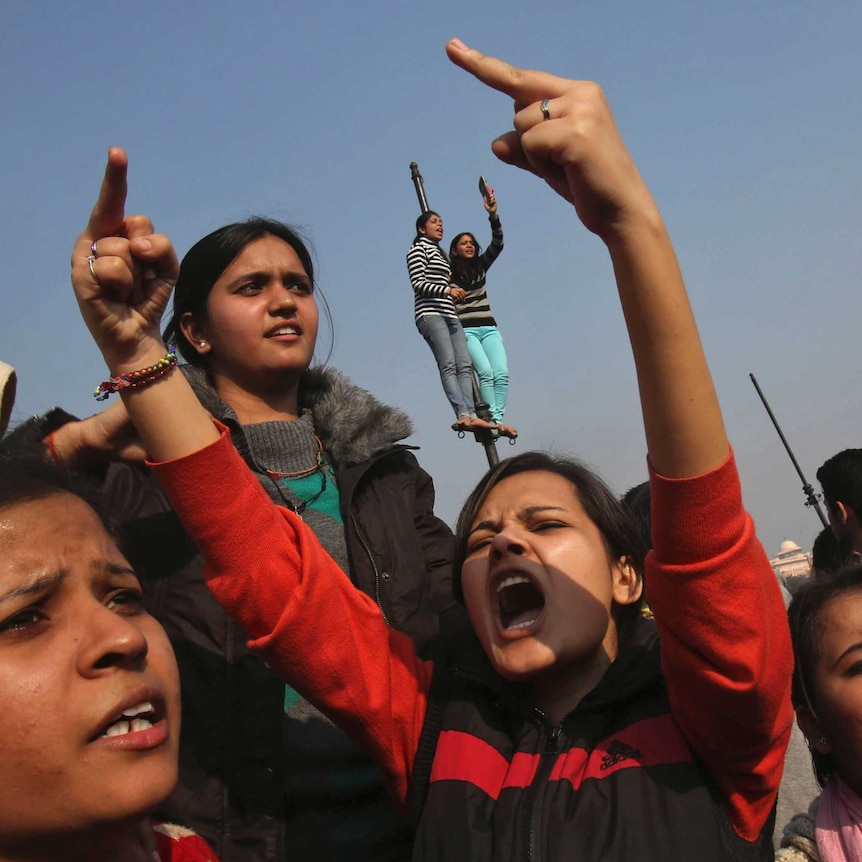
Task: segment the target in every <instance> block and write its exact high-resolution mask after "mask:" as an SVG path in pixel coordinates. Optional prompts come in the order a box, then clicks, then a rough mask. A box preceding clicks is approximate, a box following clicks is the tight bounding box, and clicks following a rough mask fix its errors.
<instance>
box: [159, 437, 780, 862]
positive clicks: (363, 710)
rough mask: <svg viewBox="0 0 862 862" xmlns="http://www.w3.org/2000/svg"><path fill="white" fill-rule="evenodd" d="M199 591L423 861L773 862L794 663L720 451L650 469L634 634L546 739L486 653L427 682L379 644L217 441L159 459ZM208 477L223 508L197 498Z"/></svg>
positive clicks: (406, 654)
mask: <svg viewBox="0 0 862 862" xmlns="http://www.w3.org/2000/svg"><path fill="white" fill-rule="evenodd" d="M154 469H155V470H156V472H157V475H158V476H159V478H160V480H161V481H162V483H163V485H164V486H165V489H166V492H167V493H168V496H169V497H170V499H171V500H172V502H173V504H174V506H175V508H176V510H177V512H178V513H179V514H180V516H181V517H182V518H183V521H184V523H185V524H186V526H187V529H188V530H189V533H190V534H191V535H192V536H194V538H195V540H196V542H197V544H198V546H199V547H200V548H201V550H202V551H203V552H204V555H205V556H206V558H207V578H208V586H209V588H210V589H211V590H212V592H213V594H214V595H215V596H216V597H217V598H218V600H219V601H220V602H222V603H223V604H224V606H225V607H226V608H227V609H228V610H229V612H230V613H231V614H233V615H234V616H236V618H237V619H238V620H240V621H241V622H242V624H243V626H244V628H245V629H246V630H247V631H249V632H250V633H251V634H252V635H253V637H254V638H255V639H254V640H253V641H251V642H250V644H249V645H250V646H251V647H252V649H254V650H256V651H259V652H260V653H262V654H263V655H264V656H265V657H266V659H267V661H268V662H269V663H270V664H271V666H272V667H273V669H274V670H276V672H278V673H279V674H280V675H281V676H282V678H283V679H285V680H287V681H288V682H289V683H290V684H291V685H294V686H295V687H296V688H297V689H298V690H300V691H301V692H302V694H303V695H304V696H305V697H307V698H308V699H309V700H310V701H312V702H313V703H315V704H316V705H318V706H319V707H320V708H321V709H323V710H324V711H326V712H327V713H328V714H329V715H330V717H331V718H332V719H333V721H335V722H336V723H337V724H339V725H340V726H341V727H343V728H344V729H345V730H346V731H347V732H348V733H349V734H350V735H351V736H352V737H353V738H354V739H355V740H356V741H357V742H358V743H360V744H361V745H363V746H364V747H365V748H366V749H367V750H368V751H369V752H371V753H372V755H373V756H374V757H375V758H376V759H377V761H378V762H379V763H380V765H381V767H382V769H383V771H384V773H385V775H386V776H387V778H388V780H389V783H390V786H391V789H392V792H393V793H394V795H395V796H396V798H397V799H398V800H400V801H401V803H402V804H403V805H404V806H405V807H406V808H409V807H410V806H411V805H412V806H413V808H414V810H415V811H416V812H417V825H418V832H417V843H416V847H415V853H414V859H417V860H441V862H442V860H446V862H451V860H459V859H463V860H470V862H474V860H475V862H480V860H487V862H498V860H500V862H502V860H509V859H519V860H520V859H530V858H533V859H546V860H563V859H578V860H586V862H593V860H596V862H598V860H611V859H632V860H637V862H643V860H663V862H666V860H673V862H686V860H691V862H712V860H743V862H744V860H749V859H752V860H753V859H769V858H771V854H772V846H771V832H772V828H771V827H772V819H773V816H774V815H773V812H774V806H775V799H776V794H777V789H778V784H779V781H780V777H781V770H782V764H783V759H784V751H785V748H786V745H787V740H788V737H789V733H790V724H791V721H792V710H791V707H790V700H789V684H790V673H791V668H792V656H791V651H790V641H789V632H788V630H787V619H786V616H785V613H784V604H783V601H782V598H781V594H780V591H779V588H778V583H777V580H776V578H775V575H774V573H773V572H772V570H771V568H770V567H769V563H768V561H767V559H766V555H765V554H764V552H763V549H762V548H761V546H760V543H759V542H758V541H757V539H756V537H755V534H754V526H753V523H752V521H751V518H750V517H748V515H746V514H745V512H744V510H743V508H742V501H741V492H740V488H739V481H738V476H737V474H736V469H735V466H734V463H733V459H732V457H729V458H728V460H727V461H726V462H725V464H723V465H722V466H721V467H719V468H718V469H717V470H714V471H712V472H710V473H708V474H706V475H704V476H698V477H694V478H687V479H667V478H664V477H661V476H657V475H655V474H653V475H652V477H651V481H652V499H653V538H654V545H655V550H654V553H652V554H651V555H650V557H648V559H647V590H648V593H649V596H650V602H651V605H652V607H653V610H654V611H655V618H656V623H655V625H656V626H657V629H658V633H660V635H661V647H660V648H659V639H658V634H657V633H656V629H655V628H654V627H653V623H650V622H648V621H642V622H641V623H639V625H638V627H637V628H636V629H635V631H634V634H633V636H632V638H631V639H630V640H629V641H628V642H627V643H625V644H624V645H623V647H622V649H621V651H620V653H619V655H618V656H617V658H616V659H615V661H614V662H613V663H612V665H611V666H610V667H609V669H608V670H607V672H606V674H605V676H604V677H603V679H602V680H601V681H600V682H599V684H598V685H597V686H596V687H595V688H594V689H593V690H592V691H591V692H590V693H589V694H588V695H587V696H586V697H584V698H583V700H582V701H581V702H580V703H579V704H578V706H577V708H576V709H575V710H573V711H572V712H571V713H570V714H569V715H567V716H566V717H565V718H564V719H563V721H562V722H561V723H560V725H559V726H557V727H552V726H551V725H550V724H549V723H548V722H547V721H546V720H545V719H544V717H543V716H542V714H541V713H540V712H539V711H538V710H536V709H535V708H533V706H532V698H531V696H530V692H529V689H528V688H527V687H526V686H523V685H513V684H511V683H506V682H504V681H503V680H502V679H500V678H499V677H498V676H497V675H496V674H495V673H494V672H493V670H492V669H491V668H490V666H489V665H488V663H487V660H486V659H485V658H484V656H483V654H481V653H478V654H477V653H475V651H471V652H468V653H467V656H468V657H467V658H464V659H463V660H461V661H459V662H457V663H456V664H455V666H454V667H451V668H450V667H449V666H448V665H447V666H445V667H443V666H437V667H435V665H434V663H433V662H430V661H421V660H420V659H419V658H418V657H417V655H416V652H415V649H414V648H413V646H412V644H411V643H410V641H409V640H408V639H407V638H406V637H404V636H403V635H401V634H400V633H399V632H396V631H393V630H392V629H390V628H388V627H387V626H386V625H385V623H384V621H383V619H382V617H381V615H380V610H379V608H378V607H377V606H376V605H375V603H374V602H373V600H371V599H370V598H369V597H367V596H365V595H363V594H362V593H360V592H359V591H357V590H356V588H355V587H354V586H353V585H352V584H351V583H350V581H349V580H348V578H347V577H346V576H345V575H344V573H343V572H341V571H340V570H339V569H338V568H337V567H336V566H335V565H334V563H333V562H332V561H331V560H330V558H329V557H328V556H327V554H326V553H325V551H323V549H322V548H321V547H320V545H319V543H318V542H317V540H316V539H315V537H314V535H313V534H311V533H310V531H309V530H308V528H307V527H306V526H305V525H304V524H302V523H301V522H300V521H298V520H297V519H296V518H295V516H293V514H292V513H290V512H287V511H285V510H281V509H277V508H276V507H274V506H273V505H272V503H271V502H270V500H269V499H268V498H267V497H266V494H265V493H264V492H263V490H262V489H261V487H260V484H259V483H258V482H257V480H256V479H255V478H254V476H253V475H252V474H251V473H249V471H248V470H247V469H246V467H245V464H244V463H243V462H242V460H241V459H240V458H239V456H238V455H237V454H236V453H235V451H234V450H233V448H232V447H231V446H230V442H229V440H228V439H227V437H226V436H224V437H223V438H222V439H221V440H220V441H219V442H217V443H214V444H212V445H211V446H208V447H207V448H205V449H203V450H201V451H200V452H197V453H195V454H193V455H191V456H189V457H187V458H183V459H180V460H178V461H175V462H171V463H169V464H163V465H154ZM216 479H218V482H220V483H221V493H220V494H218V495H215V494H212V495H211V497H212V499H210V497H207V496H206V495H204V498H203V499H202V489H206V488H209V487H215V486H216V485H217V484H218V483H217V482H216Z"/></svg>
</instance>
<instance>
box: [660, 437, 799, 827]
mask: <svg viewBox="0 0 862 862" xmlns="http://www.w3.org/2000/svg"><path fill="white" fill-rule="evenodd" d="M650 484H651V489H652V525H653V544H654V550H653V552H652V553H651V554H650V555H649V556H648V557H647V566H646V568H647V572H646V590H647V595H648V596H649V601H650V605H651V606H652V608H653V610H654V611H655V618H656V623H657V625H658V627H659V632H660V634H661V639H662V667H663V671H664V674H665V678H666V680H667V686H668V692H669V695H670V703H671V709H672V711H673V715H674V718H675V719H676V721H677V723H678V724H679V726H680V728H681V729H682V731H683V733H684V734H685V736H686V738H687V739H688V741H689V744H690V745H691V746H692V749H693V750H694V751H695V752H696V753H697V754H698V756H699V757H700V758H701V759H702V760H703V762H704V763H705V765H706V766H707V768H708V769H709V770H710V772H711V773H712V775H713V777H714V778H715V779H716V781H717V782H718V785H719V787H720V788H721V789H722V791H723V792H724V795H725V799H726V800H727V811H728V815H729V816H730V820H731V823H732V824H733V826H734V829H735V830H736V832H737V833H738V834H739V835H740V836H742V837H743V838H745V839H746V840H748V841H753V840H755V838H756V837H757V835H758V833H759V832H760V831H761V829H762V828H763V826H764V824H765V823H766V820H767V818H768V817H769V814H770V812H771V810H772V806H773V804H774V803H775V798H776V795H777V792H778V784H779V782H780V780H781V771H782V768H783V764H784V752H785V749H786V748H787V741H788V739H789V737H790V726H791V723H792V721H793V711H792V709H791V706H790V677H791V673H792V670H793V656H792V652H791V646H790V633H789V629H788V625H787V615H786V613H785V610H784V602H783V600H782V597H781V591H780V589H779V586H778V580H777V578H776V576H775V573H774V572H773V571H772V568H771V567H770V565H769V562H768V560H767V558H766V554H765V553H764V551H763V548H762V547H761V545H760V542H759V541H758V539H757V536H756V535H755V533H754V522H753V521H752V520H751V517H750V516H749V515H748V514H747V513H746V512H745V510H744V509H743V508H742V492H741V489H740V485H739V476H738V475H737V472H736V464H735V462H734V460H733V454H732V453H731V454H730V455H729V456H728V459H727V461H725V463H724V464H722V465H721V466H720V467H719V468H718V469H716V470H714V471H712V472H711V473H707V474H706V475H703V476H698V477H696V478H692V479H667V478H665V477H663V476H659V475H658V474H656V473H655V472H653V471H652V470H650Z"/></svg>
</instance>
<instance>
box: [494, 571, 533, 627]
mask: <svg viewBox="0 0 862 862" xmlns="http://www.w3.org/2000/svg"><path fill="white" fill-rule="evenodd" d="M544 609H545V597H544V596H543V595H542V593H541V591H540V590H539V588H538V587H537V586H536V585H535V584H534V583H533V582H532V581H531V580H530V579H529V578H527V577H525V576H524V575H510V576H509V577H506V578H503V580H501V581H500V583H499V584H497V611H498V614H499V618H500V624H501V625H502V627H503V629H504V631H508V632H515V631H518V630H519V629H526V628H529V627H530V626H532V625H534V624H535V622H536V621H537V620H538V619H539V616H540V615H541V613H542V611H543V610H544Z"/></svg>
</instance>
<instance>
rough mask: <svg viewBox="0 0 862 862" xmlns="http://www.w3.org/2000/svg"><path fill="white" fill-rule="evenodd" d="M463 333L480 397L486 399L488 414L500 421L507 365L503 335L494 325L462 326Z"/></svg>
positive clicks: (505, 386) (504, 395) (507, 378)
mask: <svg viewBox="0 0 862 862" xmlns="http://www.w3.org/2000/svg"><path fill="white" fill-rule="evenodd" d="M464 334H465V335H466V336H467V349H468V350H469V351H470V358H471V359H472V360H473V367H474V368H475V369H476V374H478V375H479V393H480V394H481V396H482V400H483V401H486V402H487V403H488V406H489V408H490V410H491V418H492V419H493V420H494V421H495V422H502V421H503V413H505V411H506V395H507V394H508V392H509V366H508V364H507V363H506V348H505V347H503V336H502V335H500V330H499V329H497V327H496V326H465V327H464Z"/></svg>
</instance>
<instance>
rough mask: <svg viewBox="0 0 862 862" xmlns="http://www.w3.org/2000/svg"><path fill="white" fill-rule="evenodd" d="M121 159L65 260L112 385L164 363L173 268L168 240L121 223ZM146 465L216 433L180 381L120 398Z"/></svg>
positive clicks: (169, 377)
mask: <svg viewBox="0 0 862 862" xmlns="http://www.w3.org/2000/svg"><path fill="white" fill-rule="evenodd" d="M127 167H128V159H127V158H126V154H125V153H124V152H123V150H121V149H120V148H119V147H113V148H112V149H111V150H110V151H109V153H108V164H107V167H106V168H105V177H104V179H103V181H102V188H101V191H100V193H99V199H98V200H97V201H96V205H95V207H94V208H93V212H92V213H91V215H90V220H89V222H88V223H87V227H86V228H85V229H84V232H83V233H82V234H81V235H80V236H79V237H78V239H77V240H76V242H75V248H74V250H73V252H72V286H73V287H74V289H75V296H76V298H77V300H78V306H79V307H80V309H81V315H82V317H83V318H84V322H85V323H86V324H87V328H88V329H89V330H90V333H91V334H92V336H93V338H94V339H95V341H96V344H97V345H98V346H99V349H100V350H101V351H102V355H103V356H104V358H105V363H106V364H107V366H108V371H109V374H110V376H111V377H112V378H117V377H119V376H121V375H124V374H129V373H131V372H135V371H139V370H141V369H144V368H150V367H152V366H154V365H155V364H156V363H157V362H159V360H161V359H162V358H163V357H164V356H165V355H166V352H167V351H166V349H165V345H164V342H163V341H162V337H161V333H160V331H159V324H160V322H161V318H162V313H163V312H164V309H165V306H166V305H167V302H168V297H169V296H170V293H171V290H172V289H173V286H174V284H175V283H176V279H177V273H178V271H179V264H178V262H177V256H176V253H175V252H174V248H173V246H172V245H171V242H170V240H169V239H168V238H167V237H166V236H163V235H161V234H157V233H154V231H153V225H152V223H151V222H150V220H149V219H148V218H146V216H128V217H126V215H125V204H126V171H127ZM120 391H121V394H122V398H123V402H124V403H125V405H126V409H127V410H128V412H129V416H130V417H131V419H132V422H134V424H135V427H136V428H137V429H138V433H139V434H140V436H141V440H142V442H143V445H144V449H145V450H146V452H147V453H148V455H149V457H150V458H151V459H152V460H154V461H169V460H173V459H175V458H181V457H183V456H185V455H189V454H191V453H192V452H195V451H197V450H198V449H201V448H203V447H204V446H206V445H208V444H209V443H212V442H214V441H215V440H217V439H218V432H217V431H216V429H215V427H214V426H213V424H212V421H211V419H210V417H209V414H208V413H207V412H206V410H204V408H203V407H202V406H201V404H200V402H199V401H198V399H197V397H196V396H195V394H194V392H193V391H192V389H191V387H190V386H189V384H188V383H187V382H186V380H185V378H184V377H183V375H182V374H176V373H168V374H165V375H164V376H162V377H160V378H159V379H158V380H156V382H154V383H152V384H150V385H147V386H141V387H127V388H123V389H121V390H120Z"/></svg>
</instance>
